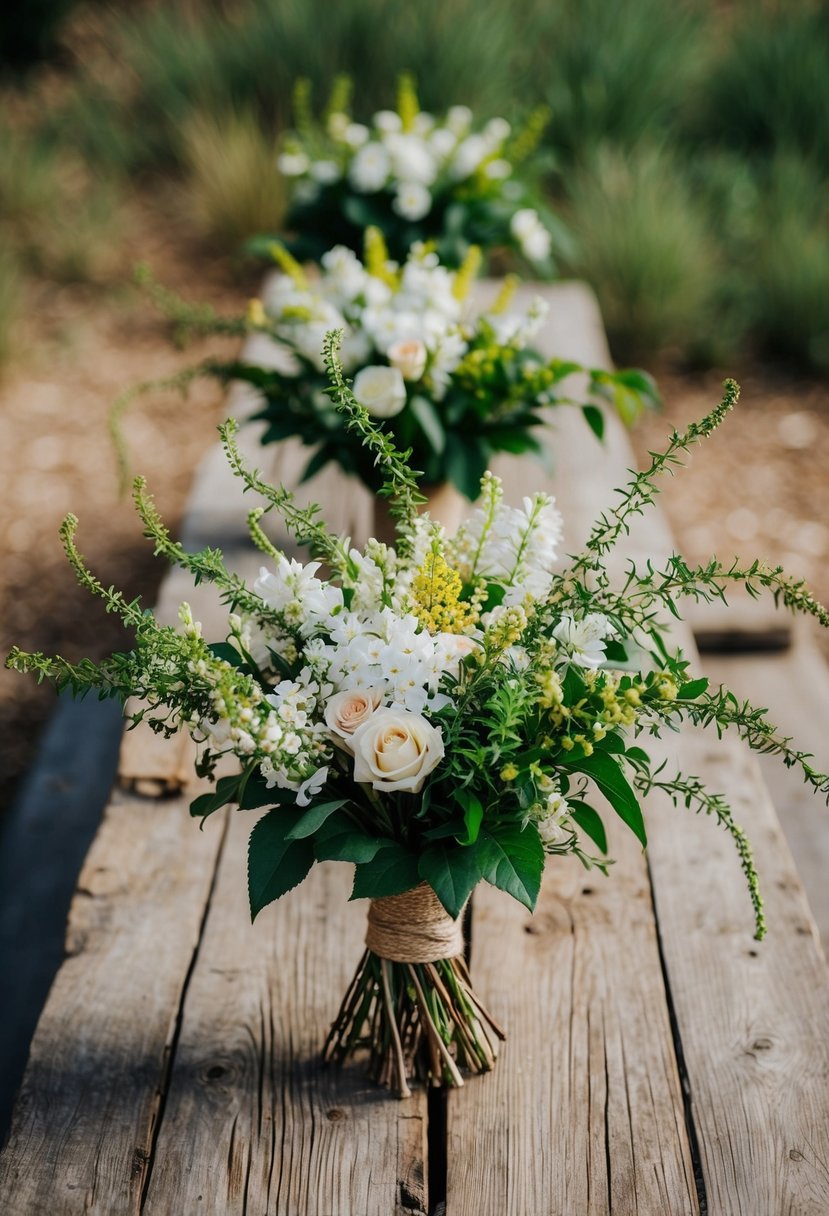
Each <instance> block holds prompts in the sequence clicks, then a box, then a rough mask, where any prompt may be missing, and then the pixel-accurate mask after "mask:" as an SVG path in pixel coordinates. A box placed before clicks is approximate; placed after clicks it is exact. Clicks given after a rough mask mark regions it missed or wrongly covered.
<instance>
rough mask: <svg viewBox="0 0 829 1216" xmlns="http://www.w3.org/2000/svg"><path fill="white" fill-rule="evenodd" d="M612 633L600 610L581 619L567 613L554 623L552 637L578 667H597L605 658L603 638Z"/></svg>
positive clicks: (611, 628)
mask: <svg viewBox="0 0 829 1216" xmlns="http://www.w3.org/2000/svg"><path fill="white" fill-rule="evenodd" d="M612 633H613V627H612V626H611V624H610V622H609V621H608V619H607V617H606V616H604V614H603V613H601V612H591V613H589V614H588V615H587V616H586V617H584V619H583V620H581V621H577V620H576V619H575V618H574V617H572V616H570V615H569V613H568V614H567V615H565V616H563V617H562V618H561V620H560V621H559V623H558V624H557V625H556V627H555V629H554V630H553V637H554V638H555V640H556V641H557V642H558V643H559V644H560V645H561V646H562V647H563V648H564V650H565V651H566V652H567V654H568V655H569V656H570V658H571V659H572V661H573V662H574V663H575V664H576V665H577V666H578V667H591V668H597V667H600V666H601V665H602V663H603V662H604V658H605V645H604V639H605V638H606V637H608V636H610V635H611V634H612Z"/></svg>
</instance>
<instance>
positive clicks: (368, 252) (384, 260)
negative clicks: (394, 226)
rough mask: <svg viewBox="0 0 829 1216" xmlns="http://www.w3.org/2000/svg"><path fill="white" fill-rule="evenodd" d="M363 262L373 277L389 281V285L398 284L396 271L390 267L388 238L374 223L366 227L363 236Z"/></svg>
mask: <svg viewBox="0 0 829 1216" xmlns="http://www.w3.org/2000/svg"><path fill="white" fill-rule="evenodd" d="M363 263H364V265H365V268H366V270H367V271H368V273H369V274H370V275H371V276H372V278H374V279H380V280H382V282H384V283H388V285H389V287H396V286H397V277H396V275H395V274H394V271H393V270H390V269H389V250H388V246H387V245H386V238H385V237H384V236H383V233H382V232H381V231H380V229H379V228H377V227H375V225H374V224H372V225H371V227H370V228H366V230H365V234H364V236H363Z"/></svg>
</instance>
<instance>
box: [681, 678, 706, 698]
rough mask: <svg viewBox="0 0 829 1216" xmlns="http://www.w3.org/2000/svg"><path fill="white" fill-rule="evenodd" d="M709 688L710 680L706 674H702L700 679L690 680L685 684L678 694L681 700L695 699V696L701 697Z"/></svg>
mask: <svg viewBox="0 0 829 1216" xmlns="http://www.w3.org/2000/svg"><path fill="white" fill-rule="evenodd" d="M707 689H708V680H707V679H706V677H705V676H701V677H700V678H699V679H698V680H689V681H688V683H687V684H683V685H682V687H681V688H680V690H679V692H678V693H677V696H678V697H679V699H680V700H681V701H693V700H694V698H695V697H700V696H702V694H703V693H704V692H706V691H707Z"/></svg>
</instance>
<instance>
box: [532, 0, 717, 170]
mask: <svg viewBox="0 0 829 1216" xmlns="http://www.w3.org/2000/svg"><path fill="white" fill-rule="evenodd" d="M703 11H704V10H703V6H702V4H700V3H698V2H697V0H681V2H680V3H675V4H670V5H666V4H664V3H662V0H557V2H556V3H552V4H551V3H549V2H545V0H524V3H523V4H519V5H518V14H520V21H521V24H520V26H519V28H520V31H521V38H522V44H521V46H520V48H519V50H518V53H517V59H518V62H520V63H521V65H522V67H523V70H524V72H525V73H526V78H527V79H529V80H532V81H537V82H538V86H537V87H539V90H540V92H539V95H540V96H541V97H543V99H544V100H545V101H546V102H547V103H548V105H549V107H550V110H551V111H552V115H553V118H552V122H551V123H550V126H549V128H548V131H547V139H548V140H549V143H550V145H551V147H552V148H553V149H554V150H555V152H556V154H558V155H560V156H561V157H562V159H563V160H565V161H566V163H567V164H568V165H574V164H575V165H580V164H582V163H583V162H584V160H585V159H586V158H590V156H591V155H592V153H593V152H594V151H596V150H597V149H599V148H601V147H602V146H604V145H611V146H613V147H614V148H617V149H619V150H621V151H622V152H624V153H627V152H632V151H635V150H636V149H637V148H638V147H639V145H640V144H641V143H643V142H647V141H652V140H654V139H658V138H660V137H662V136H664V135H666V134H669V133H670V132H671V131H672V130H673V129H675V126H676V123H677V121H678V119H679V118H680V116H681V114H682V111H683V109H684V107H685V104H686V100H687V98H688V95H689V93H690V92H691V90H692V88H693V86H694V85H695V83H696V82H697V79H698V76H699V71H700V67H701V62H702V48H703V46H704V42H705V38H706V37H710V36H711V35H710V31H706V30H705V28H704V25H703V22H702V20H701V18H702V13H703Z"/></svg>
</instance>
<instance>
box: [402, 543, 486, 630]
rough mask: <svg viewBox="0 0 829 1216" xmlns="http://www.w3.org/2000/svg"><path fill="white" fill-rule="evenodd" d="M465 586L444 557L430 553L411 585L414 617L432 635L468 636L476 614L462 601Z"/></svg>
mask: <svg viewBox="0 0 829 1216" xmlns="http://www.w3.org/2000/svg"><path fill="white" fill-rule="evenodd" d="M462 590H463V583H462V582H461V576H460V575H459V574H458V572H457V570H454V569H453V568H452V567H451V566H450V565H448V564H447V562H446V559H445V558H444V556H443V554H441V553H429V554H428V555H427V557H426V560H425V561H424V563H423V565H422V566H421V567H420V569H419V570H418V572H417V574H416V575H415V577H414V579H413V581H412V599H413V601H414V614H415V616H416V617H417V619H418V620H419V621H420V623H421V625H425V626H426V628H427V629H428V630H429V632H430V633H466V631H467V630H468V629H469V627H470V625H473V624H474V623H475V612H474V609H473V608H472V607H471V605H470V604H468V603H465V602H464V601H463V600H461V598H460V597H461V591H462Z"/></svg>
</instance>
